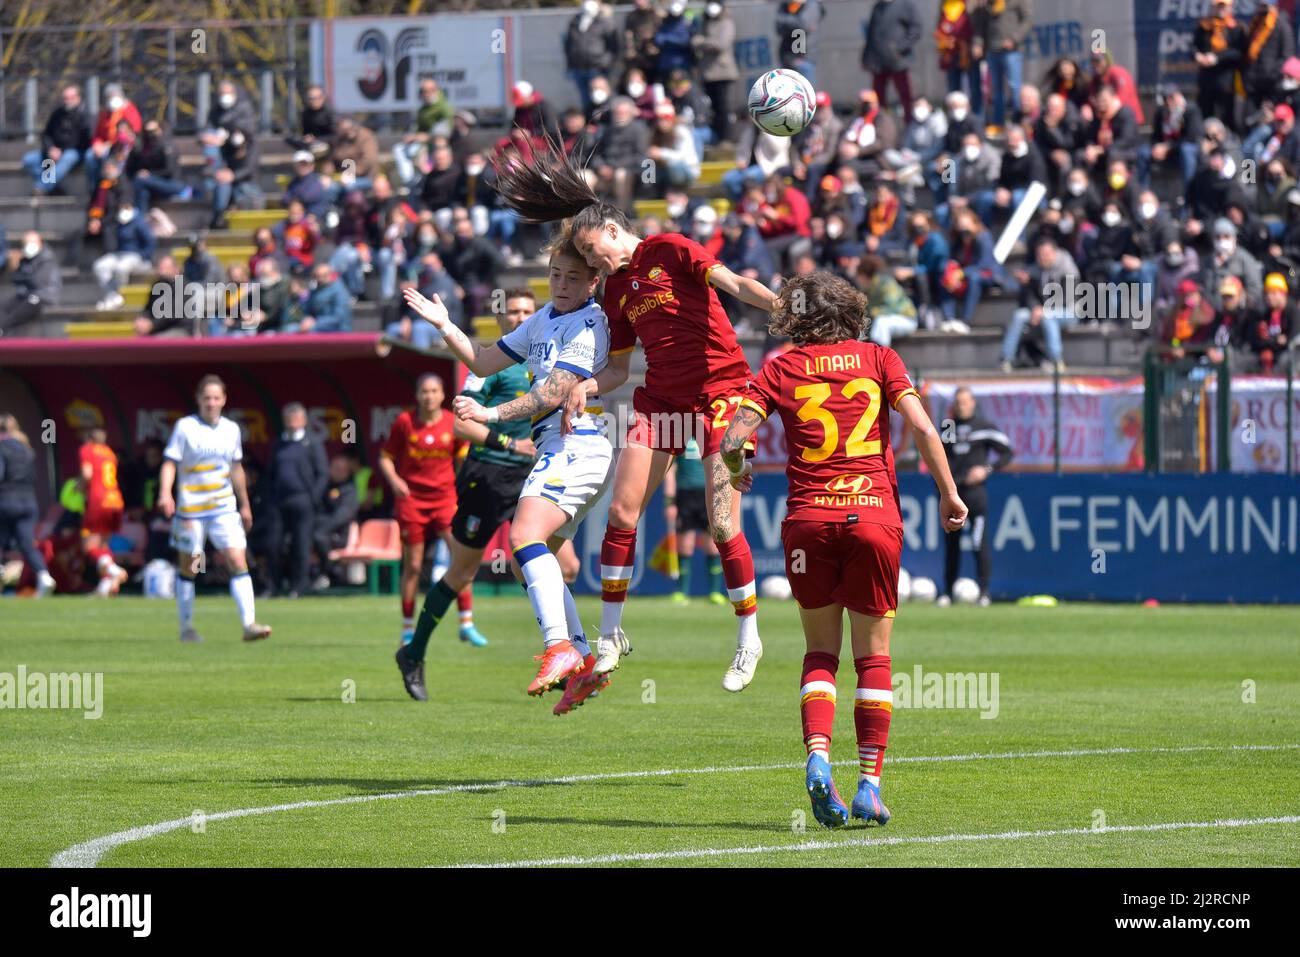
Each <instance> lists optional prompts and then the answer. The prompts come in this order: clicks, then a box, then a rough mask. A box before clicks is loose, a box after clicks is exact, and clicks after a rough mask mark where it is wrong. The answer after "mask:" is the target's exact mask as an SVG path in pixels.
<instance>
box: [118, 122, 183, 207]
mask: <svg viewBox="0 0 1300 957" xmlns="http://www.w3.org/2000/svg"><path fill="white" fill-rule="evenodd" d="M125 173H126V175H127V176H129V177H130V178H131V185H132V186H133V187H134V189H135V204H136V209H137V210H139V211H140V212H141V213H142V214H145V213H148V212H149V208H150V207H151V206H153V205H154V204H155V202H156V201H157V200H158V199H159V198H163V199H170V198H171V197H173V196H175V197H177V198H178V199H179V200H180V201H181V202H182V203H185V202H189V200H190V199H191V198H192V197H193V196H194V190H193V189H192V188H191V187H190V186H188V185H187V184H186V183H185V182H184V181H182V180H181V178H180V161H179V160H178V159H177V156H176V149H175V146H174V145H173V144H172V141H171V138H170V137H169V136H168V135H167V133H166V132H165V131H164V130H163V126H162V124H161V123H159V122H158V121H157V120H150V121H149V122H148V123H146V124H145V125H144V133H143V134H142V135H141V137H140V140H139V142H138V143H136V145H135V148H134V149H133V150H131V153H130V155H129V156H127V158H126V166H125Z"/></svg>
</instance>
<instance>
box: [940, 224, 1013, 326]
mask: <svg viewBox="0 0 1300 957" xmlns="http://www.w3.org/2000/svg"><path fill="white" fill-rule="evenodd" d="M950 249H951V255H952V259H951V260H949V262H948V264H947V265H945V267H944V276H943V278H942V280H941V284H942V285H943V287H944V289H945V291H946V292H947V293H948V295H947V296H946V297H945V299H944V302H943V311H944V315H945V316H947V318H948V319H949V320H957V322H958V323H959V325H958V326H957V327H955V328H960V329H962V330H963V331H969V323H970V322H971V320H972V318H973V317H974V315H975V309H976V308H977V307H978V306H979V303H980V299H981V298H983V295H984V290H985V289H986V288H988V287H989V286H990V285H994V286H999V287H1001V288H1002V289H1003V290H1004V291H1006V292H1015V291H1016V289H1017V286H1016V280H1015V278H1014V277H1013V276H1012V275H1011V274H1010V273H1008V272H1007V271H1006V269H1004V268H1003V266H1002V264H1001V263H999V262H998V261H997V259H996V257H994V255H993V237H992V236H991V235H989V231H988V230H987V229H985V228H984V224H983V223H981V222H980V220H979V217H978V216H976V215H975V213H974V212H973V211H972V210H970V209H963V210H961V211H960V212H959V213H957V214H956V216H955V217H954V228H953V237H952V242H951V245H950Z"/></svg>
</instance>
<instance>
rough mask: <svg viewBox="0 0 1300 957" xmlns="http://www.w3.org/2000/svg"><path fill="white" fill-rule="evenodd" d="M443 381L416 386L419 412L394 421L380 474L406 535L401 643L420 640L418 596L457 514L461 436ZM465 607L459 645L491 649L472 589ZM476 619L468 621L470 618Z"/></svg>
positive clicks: (465, 593)
mask: <svg viewBox="0 0 1300 957" xmlns="http://www.w3.org/2000/svg"><path fill="white" fill-rule="evenodd" d="M445 394H446V393H445V392H444V391H443V384H442V378H441V377H439V376H437V375H435V374H434V373H432V372H426V373H424V374H423V375H422V376H420V378H419V379H417V380H416V383H415V408H414V409H408V410H406V411H404V412H402V413H401V414H400V415H398V417H397V418H396V419H395V420H394V421H393V429H392V431H391V432H389V433H388V441H387V442H385V443H384V447H383V449H381V450H380V453H379V471H380V474H382V475H383V476H384V480H385V481H386V482H387V483H388V487H389V488H391V489H392V490H393V496H394V497H395V498H396V499H397V507H396V509H395V510H394V517H395V518H396V519H397V524H398V527H399V528H400V529H401V534H402V577H401V583H400V592H401V599H402V640H401V643H402V644H403V645H406V644H409V643H410V642H411V641H412V639H413V638H414V637H415V596H416V595H417V594H418V593H419V590H420V569H421V568H422V567H423V566H424V555H425V551H426V550H427V548H428V546H429V545H431V544H432V543H434V542H436V541H437V540H438V539H440V538H443V539H449V538H450V532H451V521H452V518H453V517H455V515H456V434H455V430H454V429H453V428H452V416H451V414H450V413H449V412H447V410H446V409H444V408H443V407H442V400H443V398H444V397H445ZM456 603H457V604H458V605H459V606H460V611H461V626H460V640H461V641H465V642H469V643H470V644H472V645H475V646H480V645H486V644H487V640H486V639H485V638H483V636H482V635H480V634H479V633H478V630H477V629H476V628H475V627H474V619H473V617H472V614H473V612H472V609H473V607H474V605H473V598H472V596H471V594H470V591H469V589H468V588H466V589H462V590H461V591H460V592H459V593H458V594H457V595H456ZM467 612H468V613H469V614H470V616H471V617H468V618H467V617H466V613H467Z"/></svg>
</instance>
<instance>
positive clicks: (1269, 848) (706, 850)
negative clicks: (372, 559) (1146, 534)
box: [0, 594, 1300, 866]
mask: <svg viewBox="0 0 1300 957" xmlns="http://www.w3.org/2000/svg"><path fill="white" fill-rule="evenodd" d="M579 604H580V607H581V609H582V611H583V615H584V619H585V620H587V621H588V622H594V621H595V620H596V618H597V616H598V602H597V600H596V599H594V598H582V599H580V601H579ZM258 607H259V619H260V620H264V621H266V622H268V623H269V624H271V625H273V626H274V628H275V634H274V636H273V637H272V638H271V639H270V640H269V641H267V642H264V643H259V644H253V645H245V644H242V643H241V642H240V641H239V638H238V628H237V623H236V620H235V612H234V607H233V603H232V602H231V601H230V599H229V598H228V597H225V596H212V597H204V598H200V599H199V602H198V611H197V625H198V628H199V630H200V631H201V632H202V633H203V634H204V636H205V637H206V639H207V640H206V642H205V643H204V644H202V645H187V646H182V645H181V644H179V642H177V640H176V625H175V607H174V605H173V604H172V603H170V602H163V601H147V600H144V599H140V598H121V599H116V600H112V601H96V600H93V599H87V598H55V599H50V600H47V601H42V602H37V601H30V600H17V599H10V600H4V601H3V602H0V672H9V673H16V670H17V668H18V666H19V665H25V666H26V668H27V671H28V673H31V672H38V671H39V672H63V671H79V672H86V671H89V672H103V675H104V679H103V680H104V686H103V695H104V712H103V716H102V717H101V718H99V719H98V720H86V719H85V718H84V717H83V716H82V714H81V713H80V712H74V711H67V710H62V711H54V710H0V766H3V768H4V769H5V772H4V774H3V776H2V777H0V830H3V833H4V834H5V840H4V841H3V842H0V864H3V865H7V866H14V865H17V866H44V865H46V864H48V863H49V862H50V861H51V859H52V858H53V857H54V856H55V855H56V854H58V853H59V852H61V851H63V850H65V849H67V848H70V847H73V846H76V845H79V844H82V843H84V842H88V841H92V840H93V839H95V838H100V837H103V836H105V835H109V834H113V833H115V832H119V831H123V830H126V829H129V828H135V827H141V826H145V825H154V824H159V823H162V822H167V821H178V820H181V821H183V820H185V819H193V816H194V815H195V812H201V813H202V814H203V815H205V816H206V815H215V814H219V813H221V812H228V811H236V810H240V811H247V810H248V809H255V808H267V807H272V806H276V805H285V804H296V803H297V802H334V803H326V804H324V805H323V806H306V807H294V808H286V809H282V810H275V811H270V812H265V813H257V814H249V813H244V814H240V815H236V816H232V817H229V818H225V819H212V820H207V819H206V817H205V818H203V819H202V820H203V821H204V823H203V824H202V826H190V825H186V826H177V827H174V828H173V829H172V830H170V831H166V832H164V833H156V834H148V835H145V836H142V837H140V838H139V839H137V840H132V841H126V842H120V843H116V844H115V845H114V846H111V847H108V848H107V849H106V850H104V851H103V854H102V860H100V861H99V864H100V866H184V865H194V866H231V865H254V866H258V865H277V866H295V865H327V866H328V865H345V866H346V865H371V866H422V865H453V864H495V863H505V862H528V861H539V860H551V859H554V858H581V859H584V860H585V859H589V858H592V859H597V860H596V861H595V862H597V863H600V862H603V863H610V864H660V865H662V864H672V865H737V864H748V865H775V866H809V865H816V866H820V865H835V866H867V865H869V866H876V865H888V866H904V865H959V866H965V865H1010V866H1020V865H1048V866H1054V865H1087V866H1111V865H1116V866H1117V865H1133V864H1142V865H1154V866H1181V865H1191V866H1196V865H1226V866H1250V865H1256V866H1279V865H1292V866H1294V865H1296V864H1297V863H1300V823H1296V822H1295V820H1285V819H1287V818H1294V817H1295V816H1296V815H1300V797H1297V795H1300V750H1297V749H1296V748H1297V742H1300V736H1298V735H1297V730H1298V729H1300V720H1298V716H1300V669H1297V668H1296V662H1297V660H1298V659H1297V647H1296V636H1295V610H1294V609H1292V608H1268V607H1224V606H1218V607H1210V606H1198V607H1174V606H1166V607H1162V608H1158V609H1147V608H1142V607H1136V606H1118V605H1063V606H1061V607H1059V608H1055V609H1038V608H1017V607H1012V606H994V607H993V608H989V609H979V608H973V607H958V608H952V609H947V610H944V609H938V608H934V607H932V606H930V607H918V606H912V605H905V606H904V607H903V608H902V609H901V610H900V613H899V616H898V619H897V622H896V624H895V629H894V639H893V646H894V647H893V652H894V653H893V663H894V671H895V673H896V674H897V673H899V672H905V673H909V674H910V673H912V672H913V669H914V668H915V666H916V665H918V664H920V665H921V666H922V667H923V669H924V670H925V671H926V672H958V673H965V672H975V673H980V672H986V673H996V674H997V675H998V681H999V685H998V687H999V701H998V706H999V710H998V714H997V717H996V718H993V719H991V720H990V719H982V718H981V717H980V714H979V711H978V710H977V709H969V708H968V709H951V708H949V709H934V708H928V709H927V708H908V709H904V708H899V709H898V710H896V711H895V712H894V720H893V727H892V729H891V732H890V749H889V751H888V754H887V756H886V763H885V776H884V782H883V794H884V797H885V800H886V802H887V803H888V804H889V806H890V808H891V810H892V812H893V814H894V820H893V821H892V822H891V823H890V824H889V826H888V827H886V828H883V829H882V828H876V827H872V828H865V827H862V826H860V825H859V826H851V827H849V828H845V829H842V830H839V831H835V832H830V831H824V830H822V829H821V828H820V827H818V826H817V825H816V823H815V822H814V821H813V819H812V816H811V813H809V809H808V802H807V799H806V795H805V793H804V790H803V773H802V770H801V764H802V759H803V753H802V745H801V741H800V724H799V709H798V694H797V692H798V684H799V676H800V663H801V659H802V654H803V650H802V645H803V642H802V636H801V633H800V631H799V627H798V616H797V613H796V609H795V606H794V605H793V603H789V602H787V603H774V602H764V603H761V604H760V611H759V613H760V621H761V628H762V633H763V636H764V643H765V649H766V651H765V656H764V658H763V661H762V664H761V665H760V667H759V670H758V675H757V677H756V678H755V680H754V683H753V684H752V685H751V686H750V687H749V689H748V690H747V691H745V692H744V693H743V694H740V695H729V694H727V693H726V692H724V691H723V690H722V688H721V677H722V672H723V671H724V669H725V668H726V665H727V663H728V662H729V660H730V657H731V653H732V651H733V650H734V648H733V635H734V625H733V619H732V616H731V614H730V611H729V609H724V608H717V607H714V606H711V605H708V604H706V603H704V602H700V601H696V602H694V603H693V604H692V605H690V606H689V607H677V606H674V605H671V604H669V603H668V602H667V601H665V600H662V599H648V598H647V599H642V598H638V597H636V596H635V594H634V595H633V596H632V597H631V599H630V604H629V606H628V610H627V614H626V621H625V625H626V628H627V631H628V634H629V636H630V637H631V640H632V643H633V646H634V649H635V650H634V653H633V654H632V655H631V656H630V657H628V658H626V659H625V660H624V664H623V667H622V668H621V670H620V671H619V672H617V673H616V675H615V678H614V682H613V684H612V686H611V687H610V689H609V690H608V691H607V692H606V693H605V694H604V695H602V696H601V697H600V698H598V699H595V700H593V701H592V702H590V703H589V704H588V705H587V706H586V707H584V708H582V709H580V710H579V711H577V712H575V713H574V714H572V715H569V716H566V717H562V718H556V717H553V716H552V714H551V706H552V704H553V703H554V701H555V700H556V697H555V694H552V695H548V696H546V697H545V698H543V699H542V700H535V699H532V698H529V697H528V696H526V695H525V694H524V687H525V686H526V685H527V683H528V681H529V680H530V678H531V677H532V675H533V673H534V668H535V664H534V662H533V660H532V655H534V654H537V653H538V651H539V642H538V639H537V634H536V627H535V624H534V619H533V616H532V613H531V611H530V610H529V608H528V605H527V602H526V601H525V600H524V599H523V598H522V597H518V596H507V597H480V598H479V600H478V602H477V609H476V614H477V618H478V623H479V626H480V628H481V629H482V630H483V631H484V633H485V634H487V635H488V636H489V638H490V639H491V645H490V646H489V647H487V648H484V649H473V648H470V647H469V646H468V645H465V644H462V643H460V642H459V641H457V640H456V634H455V629H454V626H452V622H451V621H449V622H447V625H448V626H449V627H445V628H444V629H442V630H441V632H440V633H439V634H437V635H435V637H434V640H433V643H432V644H431V646H430V652H429V658H428V664H427V679H428V684H429V690H430V694H431V701H430V702H429V703H427V704H423V705H421V704H417V703H415V702H413V701H411V700H410V699H408V698H407V696H406V694H405V693H404V691H403V689H402V687H401V682H400V679H399V676H398V672H397V669H396V667H395V666H394V664H393V661H392V652H393V649H394V647H395V644H396V638H397V630H398V629H397V625H398V613H397V604H396V599H395V598H384V599H377V598H368V597H356V598H351V597H350V598H325V599H311V600H302V601H298V602H288V601H269V602H261V603H259V606H258ZM453 614H454V613H453ZM349 683H353V684H352V685H349ZM349 686H352V687H355V697H356V700H355V702H353V703H347V702H345V701H344V700H343V699H344V697H345V692H346V690H347V688H348V687H349ZM853 686H854V676H853V669H852V662H851V659H850V656H849V654H848V651H847V649H846V651H845V655H844V658H843V659H842V664H841V667H840V672H839V689H840V696H839V697H840V707H839V710H838V714H837V717H836V725H835V733H836V736H835V740H834V743H833V745H832V758H833V759H834V760H836V761H837V762H847V761H851V760H852V759H853V758H854V756H855V754H856V747H855V743H854V738H853V725H852V699H853V696H852V689H853ZM1252 699H1253V700H1252ZM1246 746H1251V747H1246ZM1255 746H1265V747H1255ZM1118 749H1131V750H1118ZM1080 751H1083V752H1098V751H1101V752H1107V753H1087V754H1079V753H1068V754H1059V753H1058V754H1043V753H1042V752H1080ZM983 755H989V757H981V756H983ZM998 755H1002V756H1001V757H999V756H998ZM940 756H956V757H957V758H958V759H957V760H947V761H931V760H926V759H927V758H931V757H940ZM710 767H712V768H718V769H720V770H717V771H714V772H709V773H694V774H691V773H679V772H684V771H689V770H691V769H700V768H710ZM656 770H665V771H672V772H673V773H665V774H660V775H643V774H638V773H637V772H646V771H656ZM856 774H857V770H856V767H854V766H852V765H851V764H838V765H837V767H836V778H837V780H838V782H839V789H840V791H841V793H843V794H844V796H845V799H846V800H847V799H849V798H850V797H851V795H852V793H853V790H854V788H855V786H856ZM572 776H577V777H579V778H580V779H579V780H572V781H562V782H555V781H554V779H556V778H567V777H572ZM584 776H595V777H594V779H591V780H583V779H581V778H582V777H584ZM501 781H511V782H529V783H527V784H523V783H519V784H511V785H507V786H497V785H496V782H501ZM547 782H551V783H547ZM414 791H433V792H436V793H432V794H417V795H412V794H410V793H407V792H414ZM381 795H385V796H384V797H382V798H379V796H381ZM388 795H392V796H388ZM356 798H379V799H366V800H349V801H340V800H339V799H356ZM1274 818H1283V819H1284V820H1282V821H1273V822H1271V823H1261V822H1260V821H1259V820H1258V819H1274ZM1224 820H1231V821H1237V822H1245V823H1243V824H1242V826H1231V827H1229V826H1222V825H1218V826H1208V827H1207V826H1200V827H1190V828H1176V829H1163V830H1160V829H1154V828H1152V825H1158V824H1170V823H1177V824H1205V823H1208V822H1214V821H1224ZM801 821H804V822H806V830H804V831H801V830H800V828H799V824H800V822H801ZM1103 825H1104V827H1105V828H1107V830H1096V829H1095V828H1097V827H1101V826H1103ZM1041 832H1050V833H1041ZM1061 832H1064V833H1061ZM989 835H994V836H993V837H989ZM926 838H932V839H933V838H944V839H943V840H925V839H926ZM809 842H812V843H811V845H810V846H809ZM739 848H744V849H746V853H737V852H736V849H739ZM728 849H730V850H728ZM636 855H642V857H639V858H638V857H636Z"/></svg>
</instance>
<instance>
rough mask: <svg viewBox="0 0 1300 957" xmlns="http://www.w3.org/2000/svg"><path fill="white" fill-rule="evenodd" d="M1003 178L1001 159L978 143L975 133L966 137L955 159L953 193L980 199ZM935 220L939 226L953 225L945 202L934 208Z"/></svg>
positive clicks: (991, 148)
mask: <svg viewBox="0 0 1300 957" xmlns="http://www.w3.org/2000/svg"><path fill="white" fill-rule="evenodd" d="M1001 174H1002V157H1001V156H1000V155H999V154H998V152H997V151H996V150H995V149H993V147H992V146H990V145H989V144H988V143H986V142H984V141H983V140H982V139H980V135H979V134H978V133H967V134H966V139H965V142H963V143H962V146H961V152H960V154H959V155H958V156H957V168H956V176H955V186H954V190H953V191H954V192H955V193H956V195H957V196H960V197H966V196H972V197H979V196H980V195H981V194H982V193H984V192H985V191H988V190H993V189H995V188H996V186H997V182H998V177H999V176H1000V175H1001ZM935 216H936V217H937V218H938V220H939V223H940V225H942V226H947V225H948V224H949V223H950V222H951V221H952V210H951V207H950V204H949V203H947V202H944V203H940V204H939V205H938V206H937V207H936V208H935Z"/></svg>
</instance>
